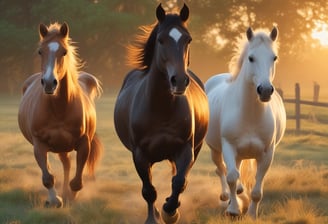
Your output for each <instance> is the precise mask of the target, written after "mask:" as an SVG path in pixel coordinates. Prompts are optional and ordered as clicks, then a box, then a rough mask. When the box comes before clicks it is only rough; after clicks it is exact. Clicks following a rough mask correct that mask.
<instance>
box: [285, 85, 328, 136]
mask: <svg viewBox="0 0 328 224" xmlns="http://www.w3.org/2000/svg"><path fill="white" fill-rule="evenodd" d="M319 90H320V86H319V84H317V83H315V84H314V91H313V101H310V100H302V99H301V88H300V85H299V83H296V84H295V99H288V98H287V99H286V98H284V97H283V92H282V91H280V94H281V96H282V97H283V100H284V103H293V104H295V115H294V116H291V117H288V118H289V119H295V132H296V134H300V133H301V119H302V114H301V105H310V106H315V107H325V108H328V103H324V102H318V101H319ZM315 134H319V135H325V134H324V133H315Z"/></svg>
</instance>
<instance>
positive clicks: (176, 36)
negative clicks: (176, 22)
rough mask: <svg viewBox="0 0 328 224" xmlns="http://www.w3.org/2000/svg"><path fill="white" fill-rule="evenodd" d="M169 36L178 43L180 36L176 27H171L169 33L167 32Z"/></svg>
mask: <svg viewBox="0 0 328 224" xmlns="http://www.w3.org/2000/svg"><path fill="white" fill-rule="evenodd" d="M169 35H170V37H172V38H173V39H174V40H175V42H177V43H178V41H179V39H180V37H181V36H182V34H181V32H180V31H179V30H178V29H177V28H172V29H171V31H170V33H169Z"/></svg>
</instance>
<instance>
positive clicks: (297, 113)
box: [295, 83, 301, 134]
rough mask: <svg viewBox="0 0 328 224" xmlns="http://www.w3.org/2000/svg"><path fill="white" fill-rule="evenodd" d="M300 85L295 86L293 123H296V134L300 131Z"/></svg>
mask: <svg viewBox="0 0 328 224" xmlns="http://www.w3.org/2000/svg"><path fill="white" fill-rule="evenodd" d="M300 92H301V90H300V84H299V83H296V84H295V121H296V134H300V131H301V94H300Z"/></svg>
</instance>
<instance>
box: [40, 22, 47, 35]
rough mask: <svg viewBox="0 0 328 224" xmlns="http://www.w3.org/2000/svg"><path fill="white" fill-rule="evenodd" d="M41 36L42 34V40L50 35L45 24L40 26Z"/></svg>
mask: <svg viewBox="0 0 328 224" xmlns="http://www.w3.org/2000/svg"><path fill="white" fill-rule="evenodd" d="M39 34H40V38H44V37H45V36H47V34H48V28H47V26H46V25H44V24H43V23H40V25H39Z"/></svg>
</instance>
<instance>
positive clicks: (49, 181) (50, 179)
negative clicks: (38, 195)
mask: <svg viewBox="0 0 328 224" xmlns="http://www.w3.org/2000/svg"><path fill="white" fill-rule="evenodd" d="M47 153H48V152H47V148H46V147H45V146H43V145H41V144H39V143H37V142H36V143H35V144H34V157H35V160H36V161H37V163H38V165H39V167H40V168H41V171H42V183H43V185H44V186H45V187H46V188H47V189H48V200H47V201H46V204H45V206H46V207H57V208H60V207H62V206H63V200H62V199H61V198H60V197H59V196H58V195H57V192H56V189H55V187H54V184H55V178H54V176H53V175H52V174H51V173H50V172H49V168H50V166H49V164H48V154H47Z"/></svg>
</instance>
